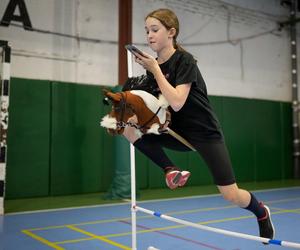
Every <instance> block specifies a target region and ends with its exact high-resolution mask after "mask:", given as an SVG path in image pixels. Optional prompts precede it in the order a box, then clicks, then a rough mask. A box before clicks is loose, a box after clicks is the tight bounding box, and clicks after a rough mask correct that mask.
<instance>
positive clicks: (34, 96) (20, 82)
mask: <svg viewBox="0 0 300 250" xmlns="http://www.w3.org/2000/svg"><path fill="white" fill-rule="evenodd" d="M49 103H50V85H49V82H48V81H39V80H26V79H19V78H12V79H11V85H10V106H9V129H8V151H7V158H8V159H7V176H6V177H7V179H6V180H7V181H6V198H7V199H16V198H25V197H37V196H47V195H49V131H50V127H49V124H50V123H49V121H50V109H49V107H50V105H49Z"/></svg>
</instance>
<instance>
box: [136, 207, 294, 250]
mask: <svg viewBox="0 0 300 250" xmlns="http://www.w3.org/2000/svg"><path fill="white" fill-rule="evenodd" d="M135 209H136V210H137V211H140V212H143V213H146V214H150V215H153V216H156V217H159V218H161V219H164V220H168V221H172V222H175V223H178V224H181V225H185V226H189V227H194V228H197V229H201V230H205V231H210V232H214V233H218V234H223V235H227V236H231V237H236V238H243V239H246V240H253V241H259V242H263V243H267V244H272V245H278V246H284V247H290V248H296V249H300V243H296V242H289V241H283V240H276V239H268V238H263V237H258V236H254V235H250V234H244V233H238V232H234V231H228V230H225V229H219V228H214V227H209V226H205V225H201V224H197V223H193V222H190V221H186V220H181V219H177V218H174V217H171V216H168V215H164V214H161V213H159V212H155V211H151V210H148V209H145V208H142V207H138V206H136V207H135Z"/></svg>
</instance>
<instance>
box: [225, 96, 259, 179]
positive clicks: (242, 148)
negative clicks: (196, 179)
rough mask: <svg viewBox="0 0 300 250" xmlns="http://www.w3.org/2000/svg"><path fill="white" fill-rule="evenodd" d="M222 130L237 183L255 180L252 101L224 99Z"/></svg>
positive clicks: (253, 111)
mask: <svg viewBox="0 0 300 250" xmlns="http://www.w3.org/2000/svg"><path fill="white" fill-rule="evenodd" d="M222 113H223V117H224V119H223V122H222V128H223V132H224V136H225V141H226V144H227V146H228V150H229V154H230V157H231V161H232V166H233V168H234V171H235V175H236V178H237V181H239V182H241V181H253V180H254V179H255V162H254V154H255V137H254V135H255V124H254V119H253V116H255V110H254V108H253V100H250V99H240V98H226V100H224V101H223V106H222Z"/></svg>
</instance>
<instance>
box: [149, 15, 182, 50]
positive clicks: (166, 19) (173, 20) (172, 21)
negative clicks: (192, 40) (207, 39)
mask: <svg viewBox="0 0 300 250" xmlns="http://www.w3.org/2000/svg"><path fill="white" fill-rule="evenodd" d="M149 17H153V18H155V19H157V20H158V21H160V22H161V23H162V25H163V26H165V27H166V29H167V30H170V29H172V28H174V29H175V30H176V33H175V35H174V37H173V47H174V48H175V49H178V50H181V51H184V49H183V48H182V47H181V46H180V45H179V44H178V43H177V40H176V39H177V36H178V34H179V21H178V18H177V16H176V14H175V13H174V12H173V11H172V10H169V9H157V10H154V11H152V12H150V13H149V14H148V15H147V16H146V17H145V21H146V20H147V18H149Z"/></svg>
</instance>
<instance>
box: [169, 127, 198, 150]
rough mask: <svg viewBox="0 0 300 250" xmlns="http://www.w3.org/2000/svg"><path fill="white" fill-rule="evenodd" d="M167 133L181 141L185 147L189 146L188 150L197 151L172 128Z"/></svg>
mask: <svg viewBox="0 0 300 250" xmlns="http://www.w3.org/2000/svg"><path fill="white" fill-rule="evenodd" d="M167 131H168V134H170V135H171V136H173V137H174V138H175V139H177V140H178V141H180V142H181V143H183V144H184V145H185V146H187V147H188V148H190V149H191V150H193V151H196V149H195V148H194V147H193V145H192V144H190V143H189V142H188V141H187V140H186V139H184V138H183V137H182V136H180V135H179V134H177V133H176V132H175V131H173V130H172V129H170V128H167Z"/></svg>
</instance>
